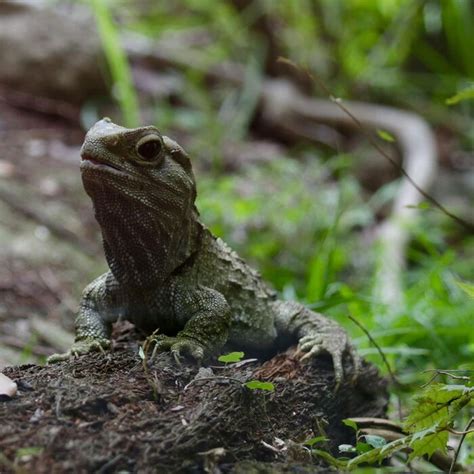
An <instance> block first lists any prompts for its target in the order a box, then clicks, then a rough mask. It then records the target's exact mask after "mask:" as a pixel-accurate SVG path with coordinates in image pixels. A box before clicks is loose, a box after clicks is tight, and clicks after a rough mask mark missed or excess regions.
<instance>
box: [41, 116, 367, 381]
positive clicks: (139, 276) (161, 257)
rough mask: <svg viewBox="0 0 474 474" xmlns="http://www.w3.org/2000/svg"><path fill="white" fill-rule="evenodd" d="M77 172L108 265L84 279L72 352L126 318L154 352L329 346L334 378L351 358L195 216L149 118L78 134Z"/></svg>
mask: <svg viewBox="0 0 474 474" xmlns="http://www.w3.org/2000/svg"><path fill="white" fill-rule="evenodd" d="M81 157H82V161H81V175H82V180H83V183H84V187H85V189H86V192H87V193H88V195H89V196H90V197H91V199H92V202H93V205H94V210H95V215H96V218H97V221H98V223H99V225H100V227H101V230H102V236H103V244H104V251H105V256H106V259H107V262H108V264H109V268H110V271H109V272H107V273H105V274H104V275H101V276H100V277H99V278H97V279H96V280H95V281H93V282H92V283H91V284H90V285H88V286H87V287H86V289H85V290H84V293H83V295H82V300H81V303H80V309H79V312H78V315H77V318H76V342H75V343H74V345H73V347H72V348H71V350H70V351H69V352H67V353H66V354H57V355H53V356H51V357H50V361H51V362H55V361H59V360H65V359H67V358H68V357H70V356H71V355H77V354H82V353H86V352H89V351H91V350H94V349H100V348H106V347H108V346H109V344H110V334H111V325H112V323H113V322H115V321H117V320H118V319H127V320H129V321H131V322H133V323H134V324H135V325H136V326H137V327H138V328H141V329H143V330H145V331H147V332H153V331H154V330H156V329H157V328H158V329H159V333H160V334H159V335H158V336H157V337H156V348H157V349H158V350H171V351H172V352H173V353H174V354H175V356H176V357H180V356H182V355H188V356H191V357H193V358H195V359H197V360H201V359H203V358H206V357H208V356H210V355H211V354H214V353H216V352H217V351H219V350H220V349H222V347H223V346H224V345H225V344H226V343H227V344H228V345H229V346H230V347H232V348H235V349H243V350H249V351H251V352H252V351H271V350H274V349H275V348H276V347H277V346H278V345H281V344H282V343H283V344H286V345H289V344H290V342H291V341H292V340H295V341H296V340H299V348H300V349H301V350H302V351H304V352H306V354H305V356H304V357H309V356H313V355H316V354H318V353H320V352H328V353H329V354H330V355H331V356H332V359H333V362H334V369H335V375H336V379H337V380H338V381H340V380H341V379H342V375H343V369H342V357H343V355H344V353H345V352H348V353H349V354H350V355H351V356H352V358H353V360H354V365H355V366H356V370H355V372H357V365H358V360H359V359H358V356H357V355H356V353H355V352H354V350H353V348H352V346H351V345H350V343H349V340H348V337H347V335H346V333H345V331H344V330H343V329H342V328H341V327H340V326H339V325H337V324H336V323H335V322H333V321H330V320H329V319H327V318H325V317H324V316H322V315H320V314H318V313H315V312H313V311H310V310H309V309H307V308H306V307H305V306H303V305H301V304H300V303H297V302H293V301H281V300H278V299H277V298H276V294H275V292H274V291H273V290H272V289H271V288H270V287H269V286H268V285H267V284H266V283H265V282H264V281H263V280H262V279H261V277H260V275H259V273H258V272H256V271H255V270H254V269H252V268H251V267H250V266H249V265H247V264H246V263H245V262H244V261H243V260H242V259H241V258H240V257H239V256H238V255H237V253H236V252H234V251H233V250H232V249H230V248H229V247H228V246H227V244H225V243H224V242H223V241H222V240H221V239H220V238H216V237H214V236H213V235H212V233H211V232H210V230H209V229H207V228H206V227H205V226H204V225H203V224H202V223H201V222H200V220H199V213H198V211H197V209H196V207H195V205H194V201H195V198H196V185H195V180H194V175H193V171H192V166H191V162H190V160H189V157H188V155H187V154H186V152H185V151H184V150H183V149H182V148H181V147H180V146H179V145H178V144H177V143H176V142H174V141H173V140H171V139H169V138H167V137H165V136H162V135H161V134H160V133H159V131H158V130H157V129H156V128H155V127H152V126H149V127H141V128H137V129H127V128H124V127H120V126H118V125H115V124H113V123H112V122H111V121H110V120H109V119H103V120H101V121H99V122H97V123H96V124H95V125H94V126H93V127H92V128H91V130H90V131H89V132H88V133H87V135H86V138H85V141H84V145H83V147H82V150H81Z"/></svg>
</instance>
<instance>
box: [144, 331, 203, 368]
mask: <svg viewBox="0 0 474 474" xmlns="http://www.w3.org/2000/svg"><path fill="white" fill-rule="evenodd" d="M152 340H153V342H155V347H154V348H153V353H152V355H151V357H152V358H153V357H154V356H155V354H156V353H157V352H162V351H170V352H171V355H172V356H173V357H174V360H175V361H176V363H178V364H180V363H181V359H182V358H184V357H192V358H193V359H194V360H196V362H201V360H202V359H203V358H204V347H203V346H202V345H201V344H199V342H197V341H195V340H194V339H189V338H186V337H168V336H164V335H159V336H154V337H153V339H152Z"/></svg>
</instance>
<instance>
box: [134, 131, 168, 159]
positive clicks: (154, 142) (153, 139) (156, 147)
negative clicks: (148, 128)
mask: <svg viewBox="0 0 474 474" xmlns="http://www.w3.org/2000/svg"><path fill="white" fill-rule="evenodd" d="M161 148H162V144H161V140H160V138H159V137H158V136H157V135H149V136H147V137H143V138H142V139H141V140H139V142H138V143H137V146H136V150H137V153H138V156H140V158H142V159H144V160H145V161H154V160H156V158H158V156H159V154H160V153H161Z"/></svg>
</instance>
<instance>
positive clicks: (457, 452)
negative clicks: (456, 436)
mask: <svg viewBox="0 0 474 474" xmlns="http://www.w3.org/2000/svg"><path fill="white" fill-rule="evenodd" d="M473 423H474V417H473V418H471V419H470V421H469V423H468V424H467V425H466V428H464V434H463V435H462V437H461V439H460V440H459V444H458V447H457V448H456V452H455V453H454V457H453V460H452V462H451V466H450V467H449V474H452V473H453V472H454V468H455V467H456V461H457V459H458V457H459V453H460V452H461V446H462V444H463V443H464V440H465V438H466V436H467V434H468V432H472V431H473V430H469V428H470V427H471V425H472V424H473Z"/></svg>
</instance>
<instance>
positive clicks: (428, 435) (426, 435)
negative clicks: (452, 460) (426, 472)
mask: <svg viewBox="0 0 474 474" xmlns="http://www.w3.org/2000/svg"><path fill="white" fill-rule="evenodd" d="M447 443H448V432H447V431H436V425H434V426H432V427H431V428H429V429H427V430H423V431H419V432H417V433H415V434H414V435H413V438H412V440H411V442H410V446H411V448H412V449H413V451H412V452H411V453H410V456H409V457H408V460H409V461H411V460H412V459H413V458H415V457H419V456H424V455H427V456H428V457H430V456H431V455H432V454H433V453H434V452H435V451H437V450H439V451H441V452H442V453H446V451H447V450H446V445H447Z"/></svg>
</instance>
